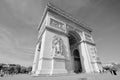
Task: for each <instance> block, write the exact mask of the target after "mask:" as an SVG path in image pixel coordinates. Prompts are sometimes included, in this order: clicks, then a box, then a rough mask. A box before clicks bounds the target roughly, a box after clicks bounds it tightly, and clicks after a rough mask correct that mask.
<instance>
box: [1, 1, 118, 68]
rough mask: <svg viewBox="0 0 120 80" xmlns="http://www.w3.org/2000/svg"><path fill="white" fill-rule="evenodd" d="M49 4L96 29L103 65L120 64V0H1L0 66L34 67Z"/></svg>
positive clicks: (94, 30) (95, 34)
mask: <svg viewBox="0 0 120 80" xmlns="http://www.w3.org/2000/svg"><path fill="white" fill-rule="evenodd" d="M49 1H50V2H52V3H54V5H56V6H57V7H59V8H60V9H62V10H64V11H66V12H67V13H69V14H71V15H72V16H73V17H75V18H76V19H78V20H79V21H80V22H81V23H83V24H85V25H87V26H89V27H90V28H92V29H93V32H92V34H93V38H94V40H95V43H96V47H97V51H98V52H97V54H98V56H99V57H100V59H101V61H102V62H103V63H110V62H117V63H120V53H119V52H120V47H119V43H120V31H119V30H120V0H0V63H15V64H21V65H24V66H30V65H32V63H33V58H34V52H35V46H36V42H37V36H38V30H37V29H38V25H39V23H40V20H41V17H42V15H43V11H44V9H45V6H46V4H47V3H48V2H49Z"/></svg>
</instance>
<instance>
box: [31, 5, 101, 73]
mask: <svg viewBox="0 0 120 80" xmlns="http://www.w3.org/2000/svg"><path fill="white" fill-rule="evenodd" d="M38 31H39V35H38V42H37V45H36V51H35V57H34V62H33V68H32V73H33V74H34V75H40V74H49V75H52V74H64V73H81V72H82V73H83V72H85V73H91V72H99V70H100V69H101V62H100V59H99V57H98V56H97V54H96V53H97V50H96V45H95V42H94V40H93V38H92V35H91V32H92V29H91V28H89V27H87V26H85V25H83V24H81V23H79V22H78V21H77V20H76V19H74V18H73V17H72V16H70V15H69V14H67V13H66V12H64V11H62V10H61V9H59V8H56V7H55V6H53V5H52V4H48V5H47V7H46V9H45V12H44V15H43V17H42V20H41V23H40V25H39V29H38Z"/></svg>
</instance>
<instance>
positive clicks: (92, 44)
mask: <svg viewBox="0 0 120 80" xmlns="http://www.w3.org/2000/svg"><path fill="white" fill-rule="evenodd" d="M81 42H85V43H88V44H91V45H93V46H96V44H95V43H92V42H89V41H84V40H83V41H81Z"/></svg>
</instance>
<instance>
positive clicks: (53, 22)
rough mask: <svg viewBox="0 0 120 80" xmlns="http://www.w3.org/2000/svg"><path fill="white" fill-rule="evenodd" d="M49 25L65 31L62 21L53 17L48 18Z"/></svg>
mask: <svg viewBox="0 0 120 80" xmlns="http://www.w3.org/2000/svg"><path fill="white" fill-rule="evenodd" d="M50 26H52V27H53V28H55V29H58V30H60V31H63V32H66V27H65V25H64V23H62V22H60V21H57V20H55V19H53V18H50Z"/></svg>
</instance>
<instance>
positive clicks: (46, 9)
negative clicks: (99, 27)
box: [38, 3, 92, 32]
mask: <svg viewBox="0 0 120 80" xmlns="http://www.w3.org/2000/svg"><path fill="white" fill-rule="evenodd" d="M47 11H53V12H55V13H57V14H59V15H61V16H63V17H64V18H66V19H68V20H70V21H72V22H73V23H75V24H77V25H78V26H80V27H82V28H83V29H85V30H88V31H89V32H92V29H91V28H90V27H88V26H85V25H84V24H82V23H80V22H79V21H78V20H77V19H75V18H73V17H72V16H71V15H70V14H68V13H67V12H65V11H63V10H61V9H59V8H57V7H56V6H55V5H53V4H52V3H48V4H47V6H46V8H45V11H44V13H43V17H42V19H41V22H40V25H39V28H38V30H39V29H40V27H41V25H42V22H43V20H44V18H45V16H46V13H47Z"/></svg>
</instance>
